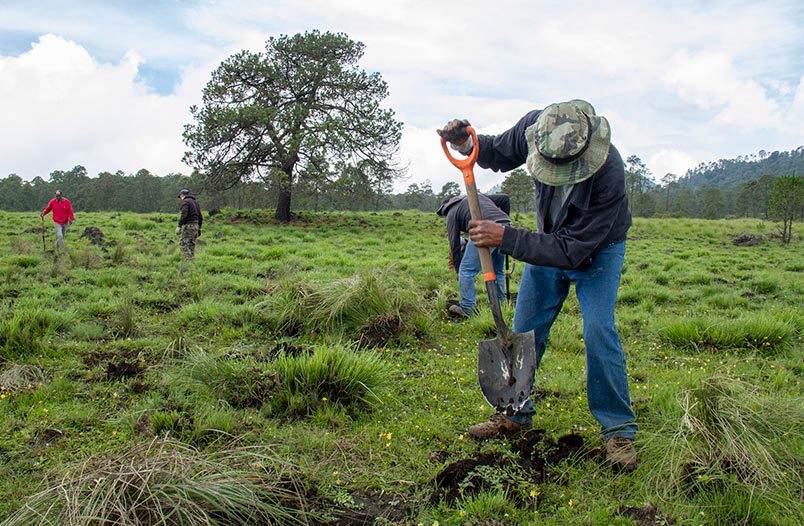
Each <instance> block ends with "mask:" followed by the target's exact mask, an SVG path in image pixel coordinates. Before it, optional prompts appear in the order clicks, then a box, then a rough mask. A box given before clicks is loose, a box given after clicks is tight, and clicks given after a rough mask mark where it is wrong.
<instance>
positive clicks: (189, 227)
mask: <svg viewBox="0 0 804 526" xmlns="http://www.w3.org/2000/svg"><path fill="white" fill-rule="evenodd" d="M178 198H179V199H181V207H180V208H179V212H180V215H179V226H177V227H176V234H179V235H181V237H180V238H179V250H181V255H182V256H183V257H184V259H187V260H192V259H194V258H195V242H196V240H197V239H198V238H199V237H200V236H201V225H202V224H203V221H204V219H203V217H202V215H201V205H199V204H198V202H197V201H196V200H195V197H194V196H193V195H191V194H190V191H189V190H187V189H185V188H183V189H182V190H181V191H179V195H178Z"/></svg>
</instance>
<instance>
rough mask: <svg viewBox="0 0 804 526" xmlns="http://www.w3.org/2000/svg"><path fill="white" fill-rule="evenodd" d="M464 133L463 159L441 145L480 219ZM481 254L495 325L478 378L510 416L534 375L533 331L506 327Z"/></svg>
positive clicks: (481, 353)
mask: <svg viewBox="0 0 804 526" xmlns="http://www.w3.org/2000/svg"><path fill="white" fill-rule="evenodd" d="M466 132H467V133H468V134H469V135H470V136H471V137H472V142H473V144H474V148H473V149H472V153H471V154H470V155H469V157H467V158H466V159H462V160H459V159H455V158H454V157H453V156H452V155H451V154H450V152H449V149H448V148H447V141H446V140H445V139H444V138H442V139H441V148H442V149H443V150H444V153H445V154H446V156H447V159H449V161H450V162H451V163H452V164H453V165H454V166H455V167H456V168H458V169H459V170H460V171H461V173H462V174H463V181H464V184H465V185H466V196H467V198H468V199H469V210H470V212H471V214H472V219H475V220H478V219H483V217H482V214H481V212H480V201H479V200H478V197H477V186H476V185H475V175H474V172H473V170H472V168H473V167H474V164H475V162H476V161H477V154H478V142H477V134H476V133H475V130H474V128H472V127H471V126H467V127H466ZM477 251H478V252H479V254H480V266H481V268H482V269H483V281H484V282H485V285H486V294H487V295H488V297H489V307H490V308H491V313H492V315H493V316H494V325H495V326H496V327H497V337H496V338H494V339H493V340H482V341H480V342H479V343H478V344H477V350H478V359H477V378H478V383H480V391H481V392H482V393H483V397H484V398H485V399H486V401H487V402H488V403H489V404H490V405H491V407H493V408H494V409H495V410H496V411H497V412H498V413H504V414H506V415H508V416H510V415H513V414H514V413H516V412H517V411H519V410H520V409H522V406H524V405H525V404H526V403H527V401H528V397H529V396H530V392H531V389H532V388H533V379H534V377H535V375H536V337H535V335H534V333H533V331H532V330H531V331H528V332H525V333H514V332H511V330H510V329H509V328H508V326H507V325H506V324H505V320H503V316H502V312H501V311H500V299H499V297H498V296H497V276H496V275H495V274H494V263H493V262H492V260H491V253H490V252H489V249H488V248H486V247H477Z"/></svg>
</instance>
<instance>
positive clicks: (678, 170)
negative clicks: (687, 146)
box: [646, 149, 696, 183]
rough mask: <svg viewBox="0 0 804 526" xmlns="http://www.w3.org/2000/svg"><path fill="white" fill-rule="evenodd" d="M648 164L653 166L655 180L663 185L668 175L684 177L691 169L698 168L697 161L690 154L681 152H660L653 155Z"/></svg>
mask: <svg viewBox="0 0 804 526" xmlns="http://www.w3.org/2000/svg"><path fill="white" fill-rule="evenodd" d="M646 164H647V165H649V166H651V174H652V175H653V180H654V181H656V182H657V183H661V181H662V178H663V177H664V176H665V175H667V174H673V175H676V176H679V177H680V176H683V175H684V174H685V173H686V171H687V170H688V169H689V168H694V167H695V166H696V164H695V159H693V158H692V156H690V155H689V154H687V153H685V152H682V151H679V150H670V149H667V150H659V151H657V152H656V153H654V154H653V155H651V156H650V157H649V158H648V159H647V161H646Z"/></svg>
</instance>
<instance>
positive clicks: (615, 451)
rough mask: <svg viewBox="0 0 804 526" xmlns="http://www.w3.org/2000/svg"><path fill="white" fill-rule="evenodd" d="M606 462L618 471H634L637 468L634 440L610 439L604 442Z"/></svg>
mask: <svg viewBox="0 0 804 526" xmlns="http://www.w3.org/2000/svg"><path fill="white" fill-rule="evenodd" d="M606 461H607V462H608V463H610V464H611V467H612V468H614V469H617V470H620V471H634V470H635V469H636V467H637V452H636V448H635V447H634V439H633V438H627V437H618V436H615V437H612V438H610V439H609V440H608V442H606Z"/></svg>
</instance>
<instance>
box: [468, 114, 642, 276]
mask: <svg viewBox="0 0 804 526" xmlns="http://www.w3.org/2000/svg"><path fill="white" fill-rule="evenodd" d="M540 113H541V111H540V110H534V111H531V112H529V113H528V114H526V115H525V116H524V117H522V119H520V120H519V122H517V123H516V124H515V125H514V127H513V128H511V129H509V130H507V131H505V132H503V133H501V134H500V135H478V145H479V152H478V158H477V164H478V165H479V166H481V167H483V168H490V169H491V170H494V171H502V172H507V171H509V170H513V169H514V168H518V167H519V166H522V164H524V163H525V161H526V160H527V157H528V145H527V142H526V140H525V129H526V128H528V127H529V126H530V125H532V124H534V123H535V122H536V119H537V117H538V116H539V114H540ZM534 183H535V185H536V223H537V226H538V231H537V232H532V231H530V230H526V229H521V228H513V227H511V226H507V227H506V228H505V234H504V235H503V240H502V245H501V247H500V250H501V251H502V252H503V253H505V254H510V255H511V256H513V257H514V258H516V259H518V260H520V261H526V262H528V263H532V264H534V265H544V266H549V267H557V268H561V269H577V268H583V267H585V266H587V265H589V264H590V263H591V261H592V259H593V258H594V256H595V254H597V252H598V251H600V250H601V249H603V248H605V247H607V246H609V245H612V244H614V243H619V242H621V241H625V239H626V235H627V233H628V229H629V228H630V226H631V212H630V210H629V209H628V198H627V195H626V193H625V166H624V164H623V160H622V157H620V152H618V151H617V149H616V148H615V147H614V145H611V146H609V155H608V157H607V158H606V162H605V163H604V164H603V166H602V167H601V168H600V169H599V170H598V171H597V172H595V173H594V175H592V176H591V177H590V178H589V179H586V180H585V181H582V182H580V183H576V184H575V185H574V187H573V189H572V191H571V192H570V194H569V196H568V197H567V199H566V201H565V202H564V204H563V206H562V207H561V210H560V211H559V213H558V217H557V218H556V221H555V224H551V223H550V221H549V219H548V216H547V212H548V210H549V208H550V203H551V200H552V198H553V192H554V191H555V189H556V187H554V186H549V185H546V184H543V183H541V182H539V181H537V180H534Z"/></svg>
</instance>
